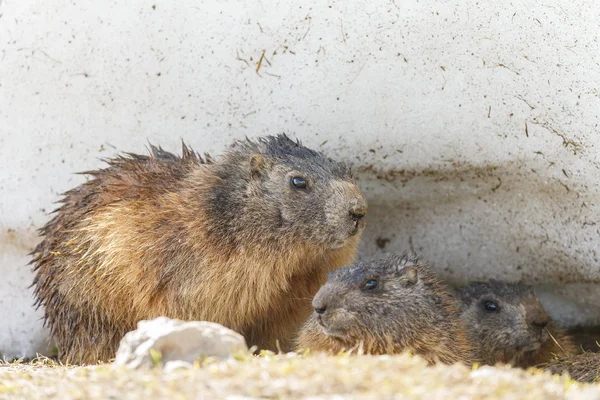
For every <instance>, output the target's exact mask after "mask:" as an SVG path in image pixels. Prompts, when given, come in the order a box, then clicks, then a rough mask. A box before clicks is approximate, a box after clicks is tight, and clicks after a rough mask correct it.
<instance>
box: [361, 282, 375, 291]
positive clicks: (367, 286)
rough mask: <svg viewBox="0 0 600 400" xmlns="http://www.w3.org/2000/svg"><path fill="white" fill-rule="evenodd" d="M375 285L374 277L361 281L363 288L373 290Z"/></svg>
mask: <svg viewBox="0 0 600 400" xmlns="http://www.w3.org/2000/svg"><path fill="white" fill-rule="evenodd" d="M376 287H377V281H376V280H375V279H369V280H368V281H366V282H365V283H363V289H367V290H373V289H375V288H376Z"/></svg>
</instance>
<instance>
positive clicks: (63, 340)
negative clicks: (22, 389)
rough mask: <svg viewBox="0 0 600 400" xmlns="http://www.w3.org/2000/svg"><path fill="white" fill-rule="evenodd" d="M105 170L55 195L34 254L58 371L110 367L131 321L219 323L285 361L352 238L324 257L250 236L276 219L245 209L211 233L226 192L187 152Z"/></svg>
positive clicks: (351, 247) (287, 240)
mask: <svg viewBox="0 0 600 400" xmlns="http://www.w3.org/2000/svg"><path fill="white" fill-rule="evenodd" d="M286 139H287V138H286ZM252 159H258V160H259V161H260V162H271V163H277V160H271V159H268V157H267V156H265V155H263V156H259V157H258V158H252ZM238 161H239V159H233V161H232V160H230V159H228V158H227V156H226V157H224V161H222V163H228V162H233V163H237V162H238ZM248 161H249V162H252V161H251V159H250V158H249V157H248ZM330 161H332V160H330ZM332 162H333V161H332ZM108 163H109V167H108V168H107V169H103V170H98V171H91V172H88V174H90V175H92V177H93V179H91V180H90V181H88V182H87V183H84V184H82V185H81V186H79V187H77V188H75V189H73V190H71V191H69V192H67V193H66V194H65V197H64V199H63V200H62V202H63V205H62V207H61V208H59V209H58V210H57V214H56V216H55V217H54V218H53V219H52V220H51V221H50V222H49V223H48V224H47V225H46V226H44V227H43V228H42V229H41V233H42V235H43V241H42V242H41V243H40V244H39V245H38V247H37V248H36V249H35V251H34V252H33V254H34V260H33V263H34V265H35V269H36V271H37V275H36V277H35V281H34V286H35V295H36V297H37V301H38V304H39V305H42V306H43V307H44V309H45V322H46V324H47V325H48V326H49V327H50V329H51V332H52V336H53V337H54V339H55V340H56V341H57V344H58V347H59V351H60V358H61V359H62V360H63V361H67V362H71V363H95V362H97V361H98V360H103V361H106V360H109V359H111V358H112V357H114V354H115V352H116V349H117V347H118V343H119V341H120V339H121V337H122V336H123V335H124V334H125V333H126V332H127V331H129V330H132V329H135V325H136V323H137V321H139V320H142V319H152V318H155V317H158V316H168V317H171V318H177V319H182V320H209V321H214V322H218V323H221V324H223V325H225V326H227V327H230V328H232V329H234V330H236V331H239V332H240V333H242V334H243V335H245V336H246V339H247V342H248V343H249V344H250V345H254V344H256V345H258V346H259V347H260V348H268V349H275V347H276V341H279V342H280V345H281V347H282V348H284V349H285V348H286V347H287V346H288V345H289V342H290V340H291V338H292V336H293V335H294V333H295V329H296V328H297V327H298V326H299V325H300V324H301V323H302V322H303V321H304V320H305V318H306V316H307V315H308V314H309V313H310V298H311V297H312V296H313V295H314V293H315V292H316V291H317V290H318V288H319V287H320V285H321V284H322V283H323V282H324V281H325V279H326V276H327V273H328V272H329V271H331V270H332V269H335V268H336V267H339V266H342V265H345V264H347V263H349V262H351V260H352V259H353V257H354V253H355V247H356V245H357V243H358V240H359V236H360V235H358V234H357V235H355V236H352V237H350V238H349V239H348V240H347V242H346V243H345V245H344V246H343V247H340V248H338V249H335V250H331V249H329V248H328V247H327V246H319V245H315V244H313V243H305V241H303V240H302V239H303V238H301V237H294V236H290V235H288V236H285V237H281V238H273V235H272V233H271V231H273V228H274V227H271V226H263V227H256V226H254V225H256V224H255V221H261V220H266V219H267V218H271V217H272V216H271V215H265V213H270V212H273V213H276V212H277V211H276V210H268V209H267V210H263V209H256V210H253V209H251V208H250V209H247V210H245V211H246V212H245V213H242V214H241V215H239V216H237V218H236V219H238V220H237V221H235V222H233V225H232V227H231V228H230V229H231V232H230V233H231V234H230V235H229V236H225V235H223V234H221V233H220V232H218V231H217V230H216V227H217V226H218V224H219V223H220V222H219V221H218V216H215V215H214V212H213V213H212V214H211V212H209V211H207V208H208V205H207V203H206V201H207V199H208V198H210V197H211V196H214V192H215V188H217V187H219V185H221V186H222V185H227V184H228V182H227V181H225V180H224V179H223V178H221V177H219V176H218V174H216V173H215V168H219V166H220V163H219V162H217V161H215V160H213V159H212V158H210V156H207V157H206V159H202V158H201V157H200V155H198V154H197V153H195V152H193V151H192V150H190V149H189V148H188V147H186V146H185V144H184V145H183V155H182V157H177V156H174V155H173V154H170V153H167V152H165V151H163V150H162V149H157V148H154V147H153V148H152V152H151V155H150V156H141V155H135V154H129V155H128V156H122V157H118V158H115V159H112V160H108ZM308 163H309V165H310V160H309V161H308ZM248 168H251V166H250V167H248ZM332 179H334V180H335V179H336V177H335V176H333V177H332ZM254 190H256V189H255V188H254V187H250V188H249V189H248V196H254V195H256V196H258V195H259V194H256V193H254V192H253V191H254ZM349 190H350V192H352V190H354V192H353V194H351V195H355V196H358V197H360V198H362V194H360V191H359V190H358V188H356V186H354V189H352V188H350V189H349ZM338 200H339V201H340V202H341V201H343V200H344V199H343V198H341V197H340V198H339V199H338ZM244 224H246V225H247V224H254V225H253V229H252V231H251V232H250V230H245V229H244V226H245V225H244ZM262 230H264V232H262ZM263 237H264V239H263Z"/></svg>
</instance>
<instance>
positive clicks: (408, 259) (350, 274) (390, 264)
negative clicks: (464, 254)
mask: <svg viewBox="0 0 600 400" xmlns="http://www.w3.org/2000/svg"><path fill="white" fill-rule="evenodd" d="M408 267H414V268H417V269H418V270H419V271H426V270H428V268H429V267H428V265H427V264H426V263H425V262H422V261H421V260H420V259H419V257H418V256H417V255H415V254H407V253H404V254H402V255H397V254H395V255H392V256H390V257H388V258H383V259H379V260H370V261H362V262H358V263H356V264H354V265H350V266H347V267H343V268H340V269H337V270H335V271H333V272H331V273H330V274H329V278H328V281H330V282H347V283H350V284H357V285H358V284H360V283H361V282H362V280H363V279H365V278H367V277H369V276H370V275H377V276H386V275H387V276H391V275H396V274H397V273H398V272H402V270H404V269H405V268H408Z"/></svg>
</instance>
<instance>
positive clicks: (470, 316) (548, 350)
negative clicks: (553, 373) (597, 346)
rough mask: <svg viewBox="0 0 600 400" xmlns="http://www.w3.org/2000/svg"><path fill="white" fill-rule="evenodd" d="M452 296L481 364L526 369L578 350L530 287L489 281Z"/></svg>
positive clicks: (458, 291) (458, 289)
mask: <svg viewBox="0 0 600 400" xmlns="http://www.w3.org/2000/svg"><path fill="white" fill-rule="evenodd" d="M456 297H457V298H458V299H459V306H460V307H461V318H462V319H463V320H464V321H465V323H466V324H467V326H468V328H469V332H470V336H471V341H472V342H473V343H474V344H475V350H476V351H477V358H478V359H480V360H481V361H482V362H483V363H486V364H490V365H494V364H496V363H503V364H510V365H512V366H516V367H522V368H525V367H529V366H534V365H537V364H540V363H544V362H547V361H549V360H551V359H552V358H554V357H555V356H567V355H571V354H576V353H577V352H578V349H577V346H576V345H575V344H574V343H573V342H572V341H571V339H570V337H569V336H568V335H567V334H565V333H564V332H563V331H561V330H560V329H558V328H557V327H556V326H555V324H554V323H553V322H552V321H551V320H550V318H549V317H548V314H547V313H546V311H545V310H544V308H543V307H542V305H541V304H540V302H539V300H538V298H537V297H536V295H535V293H534V292H533V289H532V288H531V287H529V286H526V285H523V284H518V283H507V282H503V281H500V280H495V279H491V280H489V281H488V282H473V283H471V284H469V285H466V286H463V287H459V288H457V289H456ZM557 343H558V344H557Z"/></svg>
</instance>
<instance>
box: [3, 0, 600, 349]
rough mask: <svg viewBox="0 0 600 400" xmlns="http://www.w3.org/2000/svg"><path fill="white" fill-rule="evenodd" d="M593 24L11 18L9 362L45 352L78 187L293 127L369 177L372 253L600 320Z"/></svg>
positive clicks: (560, 9) (360, 8) (34, 4)
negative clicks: (425, 261)
mask: <svg viewBox="0 0 600 400" xmlns="http://www.w3.org/2000/svg"><path fill="white" fill-rule="evenodd" d="M599 23H600V7H598V6H597V5H596V4H595V2H593V1H591V0H575V1H571V2H560V1H558V0H549V1H545V2H541V1H533V0H526V1H520V2H479V1H474V0H453V1H436V2H423V1H421V2H419V1H415V0H392V1H367V0H357V1H354V2H344V1H322V0H306V1H289V0H286V1H284V0H281V1H277V0H262V1H256V2H254V1H252V2H250V1H228V2H222V1H216V0H213V1H203V2H198V1H194V0H180V1H177V2H172V1H166V0H132V1H127V2H117V1H116V0H113V1H108V0H107V1H92V0H69V1H67V0H56V1H53V2H47V1H42V0H4V1H2V2H0V193H1V196H2V197H1V200H0V274H1V276H2V277H3V279H2V280H0V294H1V296H0V321H2V323H1V324H0V353H3V354H5V355H6V356H7V357H12V356H15V355H31V354H32V353H34V352H35V351H37V350H41V351H45V350H46V347H47V345H46V340H45V332H44V331H43V329H42V328H41V322H40V321H39V317H40V315H41V313H40V312H39V311H38V312H34V311H33V309H32V308H31V303H32V299H31V292H30V290H29V289H27V286H28V285H29V284H30V282H31V277H32V274H31V272H30V268H29V267H27V266H26V263H27V262H28V257H27V255H26V254H27V252H28V251H30V250H31V249H32V247H33V246H34V245H35V243H36V242H37V238H36V233H35V230H36V229H37V228H39V227H40V226H41V225H42V224H43V223H44V222H45V221H46V220H47V219H48V215H47V214H48V212H49V211H51V210H52V209H53V208H54V207H55V205H54V204H53V202H55V201H56V200H57V199H58V198H59V193H61V192H63V191H65V190H67V189H69V188H71V187H73V186H74V185H76V184H78V183H80V182H82V181H83V179H84V178H83V177H81V176H76V175H73V173H74V172H76V171H81V170H86V169H90V168H95V167H99V166H101V165H102V163H101V161H100V160H99V159H100V158H101V157H107V156H111V155H114V154H115V153H116V152H117V151H121V150H123V151H135V152H142V151H144V148H145V146H146V143H147V141H148V140H150V141H151V142H153V143H156V144H161V145H162V146H163V147H164V148H166V149H170V150H178V149H179V141H180V138H185V140H186V141H187V142H189V143H190V144H191V145H192V146H193V147H194V148H195V149H197V150H200V151H209V152H211V153H215V154H218V153H219V152H220V151H221V150H222V149H223V148H224V146H225V145H226V144H228V143H229V142H230V141H231V140H232V139H233V138H238V137H243V136H244V135H247V136H257V135H262V134H267V133H278V132H281V131H286V132H288V133H289V134H290V135H292V136H295V137H299V138H301V139H302V140H303V141H304V142H305V143H306V144H308V145H310V146H312V147H315V148H319V149H321V150H323V151H325V152H327V153H328V154H330V155H331V156H333V157H336V158H339V159H343V160H347V161H351V162H353V163H354V165H355V167H356V169H357V170H358V171H359V175H360V182H359V183H360V185H361V187H362V188H363V190H364V191H365V192H366V194H367V196H368V198H369V201H370V208H371V214H370V216H369V222H368V229H367V232H366V234H365V237H364V242H363V245H362V247H361V253H360V256H361V257H371V256H374V255H376V254H377V255H378V254H380V253H383V252H388V251H403V250H405V249H414V250H417V251H419V252H421V253H423V254H424V256H425V257H427V258H429V259H430V260H432V261H433V262H434V264H435V266H436V267H437V268H438V269H439V271H440V272H441V273H442V274H443V276H444V277H446V278H448V279H449V280H451V281H454V282H463V281H466V280H470V279H481V278H488V277H498V278H505V279H511V280H523V281H525V282H528V283H532V284H536V285H540V287H541V291H540V293H542V295H543V297H544V301H545V302H546V303H547V304H548V305H549V306H550V307H552V309H553V310H555V314H556V315H557V316H558V317H560V318H561V319H562V321H563V322H565V323H570V324H573V323H578V322H581V321H587V322H596V323H598V322H600V312H599V309H598V307H597V306H596V303H597V298H598V294H599V292H600V290H598V286H596V284H597V283H598V282H600V269H599V267H598V240H599V231H598V229H599V227H600V225H598V217H597V215H598V214H599V208H600V205H598V204H597V201H596V199H597V198H598V194H599V193H598V192H599V186H598V185H599V183H600V174H599V173H598V169H599V166H600V162H599V161H600V159H599V156H598V146H599V145H600V137H599V136H598V133H597V131H598V122H599V111H600V99H599V93H598V83H599V82H600V64H599V63H600V46H599V44H598V32H599V29H598V26H599Z"/></svg>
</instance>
